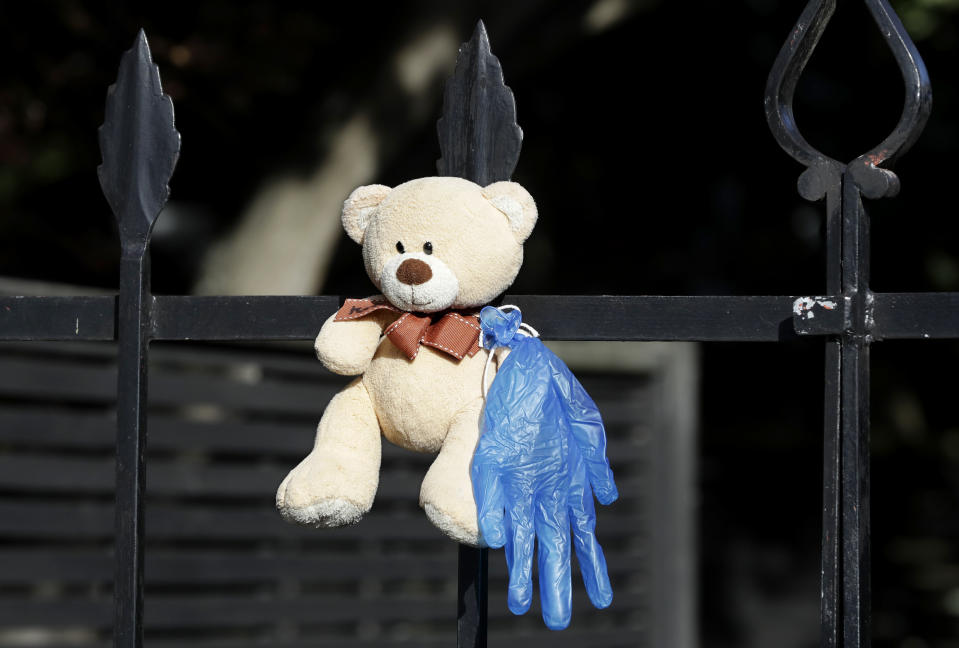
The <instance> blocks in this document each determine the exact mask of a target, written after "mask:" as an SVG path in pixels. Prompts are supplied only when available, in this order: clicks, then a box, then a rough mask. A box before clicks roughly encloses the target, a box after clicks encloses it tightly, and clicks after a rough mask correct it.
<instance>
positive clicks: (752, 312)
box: [0, 293, 959, 342]
mask: <svg viewBox="0 0 959 648" xmlns="http://www.w3.org/2000/svg"><path fill="white" fill-rule="evenodd" d="M872 299H873V303H872V307H871V310H872V315H871V324H870V335H872V337H873V339H875V340H882V339H889V340H891V339H938V338H956V337H959V317H957V316H956V313H957V312H959V293H872ZM807 300H808V301H807ZM503 301H504V302H507V303H510V304H515V305H517V306H519V307H520V308H521V309H522V310H523V317H524V319H526V320H528V321H530V322H533V323H535V324H536V327H537V330H538V331H539V332H540V334H541V335H542V336H543V338H544V339H546V340H607V341H612V340H617V341H637V342H638V341H666V342H678V341H700V342H750V341H751V342H756V341H762V342H777V341H782V340H788V339H793V338H796V337H799V336H804V335H838V334H840V333H842V332H843V330H844V329H845V328H846V327H847V326H848V321H849V318H848V312H847V310H846V309H847V308H848V307H847V306H846V305H845V304H844V303H843V299H842V297H840V296H828V295H827V296H809V297H768V296H723V295H699V296H691V297H689V296H668V295H646V296H618V295H598V296H597V295H589V296H585V295H508V296H506V297H504V299H503ZM342 302H343V299H342V298H340V297H333V296H328V295H327V296H317V297H307V296H303V297H297V296H291V297H290V296H262V297H192V296H172V295H154V296H152V297H151V303H152V307H151V312H152V318H151V319H152V326H151V328H150V332H149V336H150V339H152V340H194V341H209V342H214V341H220V342H225V341H233V342H239V341H254V340H312V339H313V338H314V337H316V333H317V331H319V330H320V326H322V324H323V322H324V321H325V320H326V318H327V317H329V316H330V314H332V313H333V312H335V311H336V310H337V309H338V308H339V306H341V305H342ZM797 302H800V304H799V305H797ZM808 303H812V304H814V305H813V306H812V307H810V308H809V309H808V310H806V309H803V308H802V305H803V304H808ZM823 303H827V304H828V303H832V304H836V306H835V307H832V308H824V307H823V306H822V304H823ZM797 311H798V312H797ZM557 313H560V315H558V316H557ZM810 314H811V316H810ZM116 318H117V298H116V297H114V296H99V297H0V340H88V341H89V340H100V341H109V340H116V339H117V324H116V321H117V320H116Z"/></svg>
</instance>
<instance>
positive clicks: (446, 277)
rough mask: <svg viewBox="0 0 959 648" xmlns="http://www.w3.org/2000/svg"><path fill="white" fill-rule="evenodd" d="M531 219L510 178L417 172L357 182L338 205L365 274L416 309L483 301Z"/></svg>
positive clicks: (515, 266)
mask: <svg viewBox="0 0 959 648" xmlns="http://www.w3.org/2000/svg"><path fill="white" fill-rule="evenodd" d="M535 224H536V204H535V203H534V202H533V198H532V196H530V195H529V193H528V192H527V191H526V190H525V189H524V188H523V187H521V186H520V185H518V184H516V183H515V182H494V183H493V184H491V185H489V186H486V187H480V186H479V185H477V184H475V183H472V182H470V181H468V180H463V179H461V178H452V177H442V178H419V179H417V180H411V181H409V182H406V183H404V184H401V185H399V186H398V187H395V188H390V187H386V186H384V185H368V186H365V187H360V188H359V189H356V190H355V191H354V192H353V193H352V194H350V197H349V198H347V200H346V202H345V203H344V204H343V227H344V229H346V233H347V234H349V236H350V238H352V239H353V240H354V241H356V242H357V243H359V244H360V245H362V246H363V260H364V263H365V265H366V273H367V274H368V275H369V276H370V279H372V280H373V283H374V284H376V287H377V288H379V290H380V291H381V292H382V293H383V295H384V296H385V297H386V298H387V299H388V300H389V301H390V303H391V304H393V305H394V306H396V307H397V308H399V309H402V310H406V311H416V312H421V313H435V312H437V311H441V310H445V309H447V308H472V307H477V306H482V305H483V304H487V303H489V302H490V301H491V300H492V299H493V298H495V297H496V296H497V295H499V294H501V293H502V292H503V291H505V290H506V289H507V288H508V287H509V286H510V284H512V283H513V280H514V279H515V278H516V274H517V273H518V272H519V268H520V266H521V265H522V263H523V241H525V240H526V238H527V237H528V236H529V235H530V232H532V231H533V226H534V225H535Z"/></svg>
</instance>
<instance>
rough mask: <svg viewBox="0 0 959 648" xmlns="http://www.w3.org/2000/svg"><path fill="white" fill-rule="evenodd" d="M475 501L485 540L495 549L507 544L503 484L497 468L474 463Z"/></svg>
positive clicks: (481, 531)
mask: <svg viewBox="0 0 959 648" xmlns="http://www.w3.org/2000/svg"><path fill="white" fill-rule="evenodd" d="M472 478H473V499H474V500H476V515H477V521H478V523H479V530H480V533H481V534H483V540H485V541H486V544H487V545H489V546H490V547H493V548H494V549H499V548H500V547H502V546H503V544H504V543H505V542H506V529H505V528H504V524H503V509H504V506H505V502H504V499H503V482H502V479H501V478H500V475H499V471H498V470H497V468H496V467H495V466H491V465H489V464H487V463H482V462H479V463H478V462H476V461H474V463H473V468H472Z"/></svg>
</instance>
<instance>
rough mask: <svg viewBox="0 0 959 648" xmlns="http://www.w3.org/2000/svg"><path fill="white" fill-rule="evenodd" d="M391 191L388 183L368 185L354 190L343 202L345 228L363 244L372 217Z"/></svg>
mask: <svg viewBox="0 0 959 648" xmlns="http://www.w3.org/2000/svg"><path fill="white" fill-rule="evenodd" d="M391 191H393V190H392V189H391V188H390V187H387V186H386V185H366V186H363V187H359V188H357V189H354V190H353V193H351V194H350V197H349V198H347V199H346V201H345V202H344V203H343V229H345V230H346V233H347V234H349V236H350V238H351V239H353V240H354V241H356V242H357V243H359V244H360V245H363V234H364V233H365V232H366V226H367V225H369V224H370V217H371V216H372V215H373V212H374V211H375V210H376V208H377V207H379V206H380V203H381V202H383V200H384V199H385V198H386V196H387V195H388V194H389V193H390V192H391Z"/></svg>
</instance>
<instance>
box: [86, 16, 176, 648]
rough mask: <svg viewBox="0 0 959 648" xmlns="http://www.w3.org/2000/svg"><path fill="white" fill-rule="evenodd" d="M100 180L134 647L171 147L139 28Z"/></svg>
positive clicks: (119, 540) (118, 583)
mask: <svg viewBox="0 0 959 648" xmlns="http://www.w3.org/2000/svg"><path fill="white" fill-rule="evenodd" d="M100 151H101V153H102V155H103V164H101V165H100V167H99V169H98V175H99V176H100V186H101V187H102V188H103V193H104V195H105V196H106V198H107V202H109V203H110V208H111V209H112V210H113V213H114V216H116V219H117V224H118V227H119V232H120V246H121V253H120V294H119V303H118V308H117V341H118V345H117V364H118V368H117V448H116V457H117V465H116V468H117V473H116V474H117V485H116V511H115V515H116V532H115V541H114V542H115V550H114V551H115V561H116V574H115V584H114V594H113V596H114V608H115V617H114V628H113V643H114V646H116V647H117V648H140V647H141V646H142V645H143V563H144V555H143V552H144V533H145V524H144V510H143V498H144V493H145V491H146V461H145V460H146V443H147V351H148V346H149V344H150V337H151V333H152V330H153V319H152V308H151V301H152V298H151V296H150V273H149V252H148V246H149V243H150V234H151V232H152V231H153V225H154V223H155V222H156V218H157V216H158V215H159V213H160V210H161V209H163V205H164V204H165V203H166V200H167V197H168V196H169V194H170V188H169V186H168V183H169V181H170V176H171V175H172V173H173V168H174V167H175V166H176V161H177V157H178V156H179V152H180V134H179V133H177V131H176V129H175V128H174V125H173V103H172V102H171V101H170V98H169V97H168V96H166V95H164V94H163V89H162V87H161V85H160V74H159V71H158V70H157V67H156V66H155V65H153V61H152V58H151V56H150V48H149V46H148V44H147V40H146V35H145V34H144V33H143V30H140V33H139V34H137V38H136V41H135V42H134V44H133V47H132V48H131V49H130V50H128V51H127V52H126V53H124V55H123V57H122V58H121V60H120V71H119V74H118V75H117V81H116V83H115V84H113V85H112V86H110V88H109V89H108V90H107V102H106V115H105V117H104V120H103V126H101V127H100Z"/></svg>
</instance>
